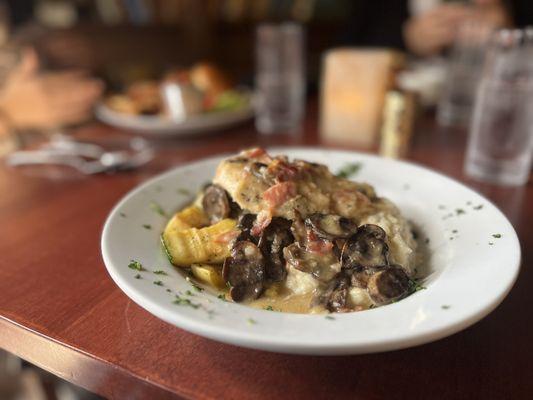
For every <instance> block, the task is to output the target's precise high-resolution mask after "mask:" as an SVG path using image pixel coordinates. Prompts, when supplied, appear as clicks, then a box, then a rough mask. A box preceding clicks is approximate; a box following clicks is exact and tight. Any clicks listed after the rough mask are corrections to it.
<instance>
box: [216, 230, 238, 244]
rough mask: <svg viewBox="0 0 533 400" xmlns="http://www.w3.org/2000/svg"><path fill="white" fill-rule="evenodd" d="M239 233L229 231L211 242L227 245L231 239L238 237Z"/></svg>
mask: <svg viewBox="0 0 533 400" xmlns="http://www.w3.org/2000/svg"><path fill="white" fill-rule="evenodd" d="M239 233H240V232H239V231H229V232H224V233H221V234H220V235H218V236H216V237H215V238H214V239H213V241H214V242H215V243H229V242H231V241H232V240H233V239H235V238H236V237H237V236H239Z"/></svg>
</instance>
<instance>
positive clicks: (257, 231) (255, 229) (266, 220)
mask: <svg viewBox="0 0 533 400" xmlns="http://www.w3.org/2000/svg"><path fill="white" fill-rule="evenodd" d="M270 222H272V213H270V212H269V211H261V212H260V213H259V214H257V218H256V219H255V222H254V226H252V229H251V231H250V232H251V233H252V235H253V236H259V235H261V233H263V230H264V229H265V228H266V227H267V226H268V225H270Z"/></svg>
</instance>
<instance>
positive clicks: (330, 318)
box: [326, 315, 335, 321]
mask: <svg viewBox="0 0 533 400" xmlns="http://www.w3.org/2000/svg"><path fill="white" fill-rule="evenodd" d="M326 319H329V320H331V321H333V320H334V319H335V318H334V317H332V316H331V315H326Z"/></svg>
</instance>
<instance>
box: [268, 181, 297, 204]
mask: <svg viewBox="0 0 533 400" xmlns="http://www.w3.org/2000/svg"><path fill="white" fill-rule="evenodd" d="M294 196H296V184H295V183H294V182H280V183H277V184H275V185H274V186H271V187H270V188H268V189H267V190H265V192H264V193H263V199H265V201H266V202H267V203H268V205H269V206H270V208H272V209H274V208H276V207H278V206H280V205H282V204H284V203H285V202H286V201H287V200H289V199H290V198H292V197H294Z"/></svg>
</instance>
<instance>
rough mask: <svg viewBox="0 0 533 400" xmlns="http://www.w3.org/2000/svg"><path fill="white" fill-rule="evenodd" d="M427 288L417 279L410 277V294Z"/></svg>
mask: <svg viewBox="0 0 533 400" xmlns="http://www.w3.org/2000/svg"><path fill="white" fill-rule="evenodd" d="M424 289H427V288H426V287H425V286H423V285H421V284H420V282H418V281H417V280H416V279H409V290H408V293H409V294H413V293H414V292H418V291H419V290H424Z"/></svg>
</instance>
